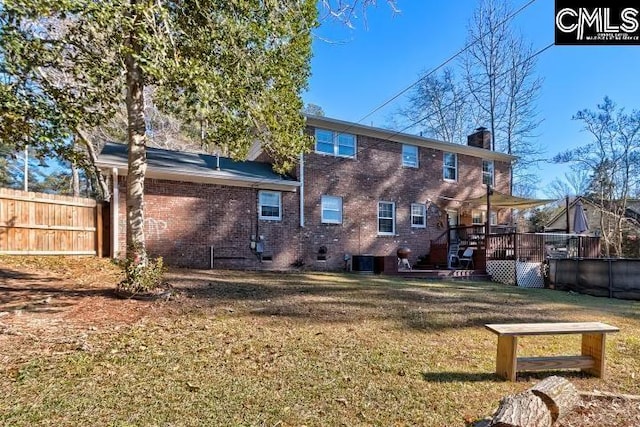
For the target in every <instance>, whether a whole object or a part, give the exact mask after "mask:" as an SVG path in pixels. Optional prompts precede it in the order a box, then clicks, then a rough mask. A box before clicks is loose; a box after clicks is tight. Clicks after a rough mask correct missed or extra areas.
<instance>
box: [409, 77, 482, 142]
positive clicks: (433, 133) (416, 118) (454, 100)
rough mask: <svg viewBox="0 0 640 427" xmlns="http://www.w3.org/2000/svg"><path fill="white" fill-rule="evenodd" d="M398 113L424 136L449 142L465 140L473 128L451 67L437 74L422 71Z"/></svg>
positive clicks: (463, 96)
mask: <svg viewBox="0 0 640 427" xmlns="http://www.w3.org/2000/svg"><path fill="white" fill-rule="evenodd" d="M398 115H399V116H400V117H402V118H404V119H407V120H408V121H410V122H411V123H419V125H418V126H417V129H418V130H420V132H422V133H424V134H425V135H427V136H430V137H433V138H437V139H441V140H443V141H448V142H457V143H464V142H465V141H466V135H468V134H469V131H470V130H471V128H472V127H473V126H472V125H471V111H470V109H469V103H468V101H467V100H466V93H465V88H464V87H463V85H462V84H461V83H460V82H459V81H458V80H457V79H456V76H455V74H454V71H453V70H452V69H451V68H445V69H444V70H443V71H442V73H441V74H439V75H431V74H430V73H429V72H425V74H424V77H423V78H421V79H420V81H419V83H418V85H416V87H415V89H414V90H413V92H412V94H411V95H410V97H409V105H408V106H407V107H406V108H403V109H402V110H400V112H399V113H398Z"/></svg>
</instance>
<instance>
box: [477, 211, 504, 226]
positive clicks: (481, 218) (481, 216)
mask: <svg viewBox="0 0 640 427" xmlns="http://www.w3.org/2000/svg"><path fill="white" fill-rule="evenodd" d="M489 220H490V224H491V225H497V224H498V213H497V212H494V211H491V215H490V216H489ZM471 223H472V224H473V225H485V224H486V223H487V211H477V210H473V211H471Z"/></svg>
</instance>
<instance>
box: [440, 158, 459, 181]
mask: <svg viewBox="0 0 640 427" xmlns="http://www.w3.org/2000/svg"><path fill="white" fill-rule="evenodd" d="M442 177H443V178H444V179H445V180H447V181H457V180H458V155H457V154H456V153H444V155H443V168H442Z"/></svg>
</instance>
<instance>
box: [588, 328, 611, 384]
mask: <svg viewBox="0 0 640 427" xmlns="http://www.w3.org/2000/svg"><path fill="white" fill-rule="evenodd" d="M606 336H607V335H606V334H582V355H583V356H590V357H592V358H593V368H589V369H584V372H588V373H589V374H591V375H593V376H596V377H598V378H604V376H605V365H604V355H605V347H606V345H605V343H606V340H605V338H606Z"/></svg>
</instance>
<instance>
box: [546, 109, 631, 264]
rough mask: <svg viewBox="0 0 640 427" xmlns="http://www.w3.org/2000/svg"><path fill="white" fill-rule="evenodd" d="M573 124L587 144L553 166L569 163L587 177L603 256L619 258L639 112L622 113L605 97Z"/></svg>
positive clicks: (566, 154)
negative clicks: (586, 137)
mask: <svg viewBox="0 0 640 427" xmlns="http://www.w3.org/2000/svg"><path fill="white" fill-rule="evenodd" d="M573 119H574V120H579V121H581V122H582V123H583V124H584V130H585V131H586V132H587V133H588V134H589V136H590V139H591V141H590V142H588V143H586V144H584V145H582V146H580V147H578V148H575V149H572V150H568V151H565V152H562V153H560V154H558V155H556V156H555V157H554V158H553V160H554V161H555V162H557V163H573V164H576V165H580V167H582V168H585V169H587V170H588V171H589V172H590V174H591V182H590V187H589V195H590V196H591V197H592V198H593V199H595V201H596V202H597V204H598V205H599V206H600V209H601V210H602V215H600V229H601V231H602V238H603V240H604V242H605V252H606V255H607V256H610V255H611V252H613V253H614V254H615V255H617V256H620V255H622V244H623V242H622V233H623V225H624V222H625V214H626V211H627V203H628V201H629V197H630V196H631V195H632V194H634V193H635V192H636V191H637V188H638V180H637V176H638V174H639V173H640V111H638V110H633V111H632V112H630V113H626V112H625V111H624V108H617V107H616V105H615V103H614V102H613V101H612V100H611V99H610V98H608V97H605V98H604V102H603V103H602V104H598V106H597V111H592V110H588V109H584V110H582V111H579V112H578V113H577V114H576V115H575V116H573Z"/></svg>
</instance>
